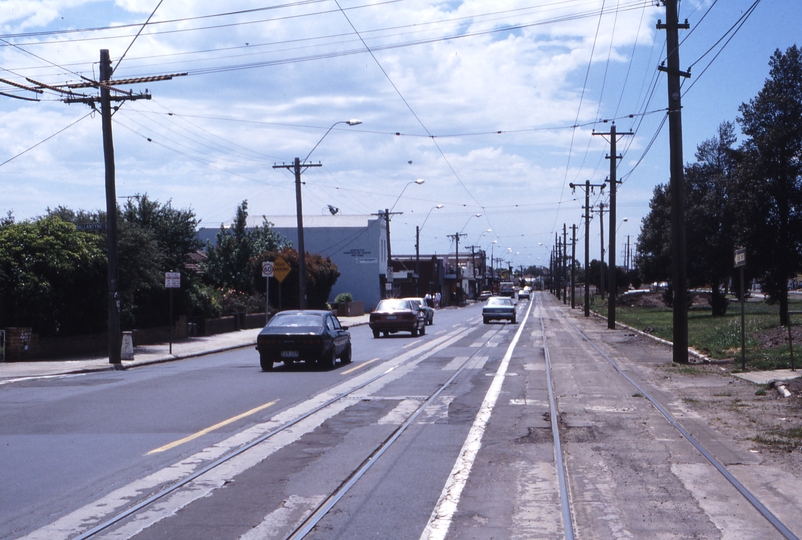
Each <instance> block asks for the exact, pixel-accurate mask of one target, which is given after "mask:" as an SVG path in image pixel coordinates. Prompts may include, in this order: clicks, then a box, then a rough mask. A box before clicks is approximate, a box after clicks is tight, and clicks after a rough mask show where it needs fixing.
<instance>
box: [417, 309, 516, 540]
mask: <svg viewBox="0 0 802 540" xmlns="http://www.w3.org/2000/svg"><path fill="white" fill-rule="evenodd" d="M530 311H531V304H530V306H529V309H527V312H526V316H525V317H524V320H523V322H521V324H520V326H519V327H518V331H517V332H516V333H515V337H513V339H512V342H511V343H510V346H509V347H507V352H506V353H505V354H504V358H503V359H502V361H501V364H500V365H499V367H498V370H497V371H496V375H495V377H494V378H493V382H492V383H490V388H489V389H488V390H487V394H485V399H484V401H482V406H481V407H480V408H479V412H478V413H477V415H476V418H475V419H474V421H473V425H472V426H471V430H470V431H469V432H468V437H467V438H466V439H465V442H464V443H463V445H462V448H461V449H460V452H459V457H458V458H457V461H456V462H455V463H454V467H453V468H452V469H451V474H449V475H448V480H447V481H446V485H445V487H443V491H442V492H441V493H440V498H439V500H438V501H437V505H435V507H434V510H432V515H431V516H430V517H429V522H428V523H427V524H426V528H425V529H424V530H423V533H422V534H421V536H420V538H421V540H443V539H445V537H446V534H447V533H448V529H449V527H451V521H452V519H453V518H454V513H455V512H456V511H457V505H458V504H459V499H460V497H461V496H462V490H463V489H464V488H465V484H466V483H467V482H468V477H469V476H470V474H471V469H472V468H473V463H474V461H475V460H476V456H477V455H478V454H479V449H480V448H481V447H482V437H483V436H484V433H485V428H486V427H487V422H488V421H489V420H490V415H491V414H492V412H493V408H494V407H495V405H496V401H498V396H499V394H500V393H501V386H502V384H503V383H504V378H505V375H506V373H507V367H508V366H509V364H510V359H511V358H512V353H513V351H514V350H515V346H516V345H517V344H518V339H519V338H520V337H521V334H522V333H523V329H524V326H525V325H526V320H527V319H528V318H529V313H530Z"/></svg>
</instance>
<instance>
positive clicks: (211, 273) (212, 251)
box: [203, 200, 286, 295]
mask: <svg viewBox="0 0 802 540" xmlns="http://www.w3.org/2000/svg"><path fill="white" fill-rule="evenodd" d="M247 220H248V201H247V200H245V201H242V203H241V204H240V205H239V206H238V207H237V211H236V214H235V216H234V222H233V223H232V224H231V226H230V227H228V228H226V227H225V226H224V225H221V226H220V231H219V232H218V233H217V243H216V245H212V244H211V243H208V244H207V246H206V255H207V259H206V261H205V262H204V263H203V269H204V272H205V274H206V279H207V280H208V282H209V283H210V284H212V285H214V286H215V287H217V288H219V289H222V290H227V289H233V290H234V291H237V292H238V293H244V294H246V295H250V294H254V293H255V292H256V281H254V276H253V273H252V268H251V259H252V258H253V257H256V256H258V255H260V254H263V253H268V252H272V251H276V250H278V249H280V248H281V247H283V246H284V245H286V241H285V240H284V239H283V238H282V237H281V236H280V235H279V234H277V233H276V232H275V231H274V230H273V228H272V225H271V223H270V222H269V221H267V219H264V221H263V223H262V225H261V226H260V227H255V228H253V229H249V228H248V226H247ZM259 275H260V276H261V269H260V274H259Z"/></svg>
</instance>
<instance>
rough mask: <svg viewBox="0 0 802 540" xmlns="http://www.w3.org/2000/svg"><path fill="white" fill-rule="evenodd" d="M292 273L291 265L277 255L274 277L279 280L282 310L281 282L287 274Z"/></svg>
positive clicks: (279, 305)
mask: <svg viewBox="0 0 802 540" xmlns="http://www.w3.org/2000/svg"><path fill="white" fill-rule="evenodd" d="M289 273H290V265H289V263H287V261H285V260H284V259H282V258H281V257H276V260H275V261H273V277H274V278H276V279H277V280H278V310H279V311H281V283H282V282H283V281H284V278H285V277H287V274H289Z"/></svg>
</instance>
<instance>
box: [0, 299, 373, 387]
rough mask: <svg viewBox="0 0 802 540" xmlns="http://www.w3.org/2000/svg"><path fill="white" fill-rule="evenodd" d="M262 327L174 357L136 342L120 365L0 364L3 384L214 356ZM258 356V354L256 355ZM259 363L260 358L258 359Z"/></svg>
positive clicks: (352, 320)
mask: <svg viewBox="0 0 802 540" xmlns="http://www.w3.org/2000/svg"><path fill="white" fill-rule="evenodd" d="M338 318H339V319H340V322H341V323H342V325H343V326H346V327H348V328H350V327H353V326H360V325H364V324H368V318H369V315H368V314H365V315H360V316H359V317H338ZM260 330H261V328H253V329H250V330H239V331H237V332H228V333H225V334H215V335H212V336H201V337H192V338H187V339H182V340H180V341H174V342H173V344H172V354H171V352H170V344H169V343H158V344H155V345H143V346H137V345H136V343H134V359H133V360H123V361H122V363H121V364H120V365H118V366H114V365H112V364H110V363H109V357H108V356H105V355H104V356H87V357H72V358H68V359H67V358H65V359H54V360H33V361H25V362H0V385H3V384H6V383H9V382H14V381H19V380H24V379H30V378H36V377H52V376H58V375H69V374H76V373H87V372H91V371H110V370H115V369H117V370H124V369H131V368H134V367H139V366H145V365H149V364H158V363H162V362H172V361H175V360H183V359H186V358H193V357H197V356H203V355H206V354H213V353H218V352H222V351H228V350H232V349H240V348H243V347H254V346H255V345H256V336H257V335H258V334H259V331H260ZM254 355H256V352H254ZM254 358H255V360H254V361H257V362H258V357H257V356H254Z"/></svg>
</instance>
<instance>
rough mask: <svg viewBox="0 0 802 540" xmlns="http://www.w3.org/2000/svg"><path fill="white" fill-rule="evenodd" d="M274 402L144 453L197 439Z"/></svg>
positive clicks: (273, 403)
mask: <svg viewBox="0 0 802 540" xmlns="http://www.w3.org/2000/svg"><path fill="white" fill-rule="evenodd" d="M276 403H278V400H275V401H271V402H269V403H265V404H264V405H260V406H258V407H256V408H255V409H251V410H250V411H247V412H244V413H242V414H238V415H237V416H234V417H233V418H229V419H228V420H223V421H222V422H220V423H219V424H215V425H213V426H211V427H207V428H206V429H202V430H200V431H198V432H197V433H193V434H192V435H189V436H188V437H184V438H183V439H179V440H177V441H174V442H171V443H170V444H165V445H164V446H162V447H160V448H156V449H155V450H151V451H150V452H148V453H147V454H145V455H146V456H149V455H151V454H158V453H159V452H164V451H165V450H169V449H171V448H175V447H176V446H179V445H182V444H184V443H186V442H189V441H192V440H194V439H197V438H198V437H200V436H201V435H206V434H207V433H211V432H212V431H215V430H217V429H220V428H221V427H223V426H227V425H228V424H231V423H233V422H236V421H237V420H242V419H243V418H245V417H246V416H250V415H252V414H255V413H258V412H259V411H262V410H264V409H267V408H268V407H272V406H273V405H275V404H276Z"/></svg>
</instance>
